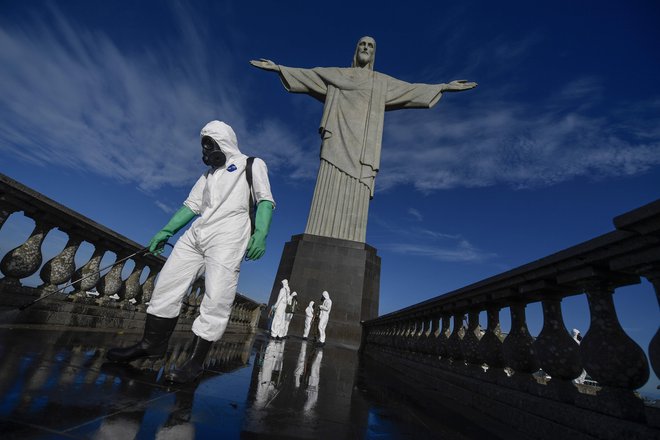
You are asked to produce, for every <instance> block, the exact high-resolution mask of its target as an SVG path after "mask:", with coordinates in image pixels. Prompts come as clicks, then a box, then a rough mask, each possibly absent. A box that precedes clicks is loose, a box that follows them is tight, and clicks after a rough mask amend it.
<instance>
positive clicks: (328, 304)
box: [319, 292, 332, 343]
mask: <svg viewBox="0 0 660 440" xmlns="http://www.w3.org/2000/svg"><path fill="white" fill-rule="evenodd" d="M319 309H321V313H320V314H319V342H320V343H324V342H325V328H326V327H327V325H328V319H329V318H330V309H332V300H331V299H330V295H329V294H328V292H323V303H322V304H321V305H320V306H319Z"/></svg>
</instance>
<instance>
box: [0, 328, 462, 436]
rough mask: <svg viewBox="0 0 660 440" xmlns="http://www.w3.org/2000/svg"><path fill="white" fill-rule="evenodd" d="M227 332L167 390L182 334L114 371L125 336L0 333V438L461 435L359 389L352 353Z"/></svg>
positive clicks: (381, 393) (129, 338)
mask: <svg viewBox="0 0 660 440" xmlns="http://www.w3.org/2000/svg"><path fill="white" fill-rule="evenodd" d="M226 336H227V337H226V338H224V339H226V340H223V342H222V343H216V344H214V349H213V351H212V353H211V356H210V357H211V360H210V362H209V365H208V367H207V370H206V371H205V373H204V375H203V376H202V378H201V379H200V380H199V381H197V382H196V383H194V384H192V385H188V386H172V385H171V384H168V383H167V382H165V381H164V380H163V379H162V376H163V371H165V370H167V369H169V368H172V367H173V365H175V364H179V363H180V362H182V360H183V359H185V357H186V353H185V349H186V348H187V344H188V343H189V338H188V335H181V336H175V337H174V338H173V340H172V341H171V343H170V352H169V353H168V356H167V357H166V358H164V359H162V360H158V361H156V362H153V361H151V362H135V363H133V364H132V365H125V366H124V365H119V364H113V363H108V362H106V361H105V359H104V358H105V351H106V350H107V349H108V348H109V347H112V346H114V345H126V344H129V343H132V342H133V341H135V340H137V338H138V335H136V334H127V335H121V334H117V333H116V332H90V331H71V330H62V331H53V330H40V329H0V438H2V439H10V438H11V439H13V438H16V439H59V438H78V439H82V438H84V439H113V440H115V439H119V440H129V439H133V438H137V439H152V438H157V439H177V440H185V439H192V438H199V439H206V438H209V439H211V438H212V439H234V438H236V439H238V438H246V439H250V438H268V439H277V438H281V439H293V438H310V439H324V438H331V439H333V440H340V439H406V438H410V439H413V438H414V439H416V440H417V439H423V438H452V439H455V438H468V437H470V436H469V435H468V436H466V435H463V434H465V433H463V434H460V433H459V432H456V431H453V430H451V429H449V428H447V427H446V426H441V425H439V422H438V420H437V418H433V419H429V418H428V417H426V416H424V415H423V414H422V413H421V412H420V411H418V410H417V409H416V408H415V407H414V406H411V405H408V404H406V403H405V402H401V401H398V400H397V399H396V398H395V397H393V396H389V395H388V394H387V392H386V390H384V388H383V387H380V388H379V389H378V390H375V389H374V388H370V387H369V385H367V383H368V382H369V381H367V380H365V378H368V377H369V376H370V375H369V374H368V373H367V372H365V371H363V369H361V368H360V367H359V364H358V355H357V353H356V352H355V351H352V350H350V349H347V348H343V347H339V346H335V345H333V344H332V343H329V344H328V345H327V346H325V347H324V348H322V349H317V348H315V347H314V346H313V344H312V343H307V342H305V341H302V340H301V339H299V338H295V337H292V338H289V339H287V340H283V341H272V340H268V339H267V338H265V337H264V336H262V335H258V336H256V337H253V338H251V339H249V340H245V339H244V337H242V336H240V337H239V336H234V337H232V336H231V335H226ZM472 434H473V433H472Z"/></svg>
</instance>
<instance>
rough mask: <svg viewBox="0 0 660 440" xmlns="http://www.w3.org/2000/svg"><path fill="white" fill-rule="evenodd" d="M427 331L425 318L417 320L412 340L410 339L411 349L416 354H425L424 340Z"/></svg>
mask: <svg viewBox="0 0 660 440" xmlns="http://www.w3.org/2000/svg"><path fill="white" fill-rule="evenodd" d="M425 331H426V321H425V320H424V319H423V318H419V319H417V320H416V321H415V329H414V331H413V334H412V340H411V341H410V342H411V343H410V351H412V352H413V353H415V354H418V355H419V354H423V353H424V351H423V347H422V346H423V341H424V332H425Z"/></svg>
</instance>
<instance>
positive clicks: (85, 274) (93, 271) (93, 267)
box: [70, 245, 105, 300]
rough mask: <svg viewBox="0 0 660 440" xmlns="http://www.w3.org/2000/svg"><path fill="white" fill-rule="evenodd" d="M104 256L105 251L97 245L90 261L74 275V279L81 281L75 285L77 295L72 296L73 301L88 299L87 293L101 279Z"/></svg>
mask: <svg viewBox="0 0 660 440" xmlns="http://www.w3.org/2000/svg"><path fill="white" fill-rule="evenodd" d="M104 254H105V251H104V250H102V249H100V247H99V246H98V245H97V246H96V247H95V248H94V253H93V254H92V256H91V258H90V259H89V261H88V262H87V263H85V264H84V265H83V266H82V267H81V268H80V269H78V270H76V271H75V272H74V273H73V277H72V278H74V279H76V280H80V281H78V282H76V283H74V284H73V288H74V289H75V292H76V293H75V294H74V296H73V297H71V296H70V297H71V299H73V300H78V299H84V298H86V292H87V291H88V290H91V289H93V288H94V286H96V283H98V281H99V279H100V274H99V273H98V271H99V267H100V264H101V260H102V259H103V255H104Z"/></svg>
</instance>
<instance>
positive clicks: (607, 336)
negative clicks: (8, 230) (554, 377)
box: [580, 281, 649, 390]
mask: <svg viewBox="0 0 660 440" xmlns="http://www.w3.org/2000/svg"><path fill="white" fill-rule="evenodd" d="M613 294H614V289H613V288H612V287H611V286H610V285H609V284H608V283H607V282H604V281H603V282H594V283H590V284H589V285H588V286H587V300H588V302H589V312H590V313H591V323H590V325H589V331H587V334H585V335H584V338H583V339H582V343H581V344H580V355H581V358H582V362H583V365H584V369H585V370H586V371H587V373H589V375H590V376H591V377H592V378H593V379H594V380H596V381H598V383H599V384H600V385H606V386H610V387H614V388H622V389H626V390H634V389H636V388H639V387H641V386H642V385H644V383H646V381H647V379H648V377H649V365H648V360H647V359H646V355H645V354H644V351H643V350H642V349H641V347H640V346H639V345H637V343H635V341H633V340H632V339H631V338H630V337H629V336H628V335H627V334H626V333H625V331H624V330H623V328H622V327H621V324H620V323H619V318H618V317H617V315H616V310H615V308H614V301H613V298H612V295H613Z"/></svg>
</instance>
